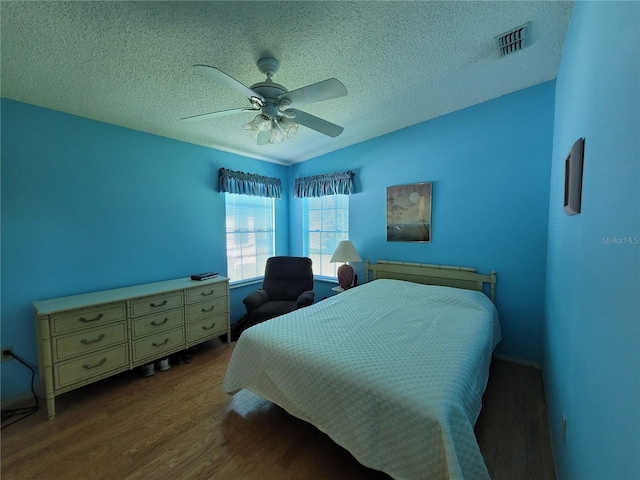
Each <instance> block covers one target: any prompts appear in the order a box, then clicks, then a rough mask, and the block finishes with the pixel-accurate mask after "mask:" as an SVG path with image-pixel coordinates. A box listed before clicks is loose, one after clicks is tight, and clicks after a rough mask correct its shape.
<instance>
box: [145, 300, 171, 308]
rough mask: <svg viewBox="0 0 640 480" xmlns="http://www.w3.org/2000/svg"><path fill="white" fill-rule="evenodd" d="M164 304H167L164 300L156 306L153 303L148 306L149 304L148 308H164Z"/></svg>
mask: <svg viewBox="0 0 640 480" xmlns="http://www.w3.org/2000/svg"><path fill="white" fill-rule="evenodd" d="M166 304H167V300H166V299H165V301H164V302H162V303H159V304H158V305H156V304H155V303H150V304H149V306H150V307H154V308H155V307H164V306H165V305H166Z"/></svg>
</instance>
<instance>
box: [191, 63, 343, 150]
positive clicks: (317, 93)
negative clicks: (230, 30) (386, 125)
mask: <svg viewBox="0 0 640 480" xmlns="http://www.w3.org/2000/svg"><path fill="white" fill-rule="evenodd" d="M193 68H195V69H196V70H197V71H198V72H200V73H203V74H205V75H208V76H209V77H211V78H213V79H214V80H217V81H218V82H220V83H222V84H223V85H226V86H227V87H229V88H232V89H233V90H235V91H237V92H238V93H241V94H242V95H245V96H246V97H247V98H248V99H249V102H250V103H251V106H250V107H244V108H232V109H231V110H221V111H218V112H212V113H204V114H201V115H194V116H191V117H185V118H183V119H182V120H183V121H189V122H190V121H197V120H203V119H208V118H215V117H222V116H225V115H233V114H235V113H242V112H259V113H258V115H256V117H255V118H254V119H253V120H251V121H250V122H249V123H247V124H246V125H244V129H245V131H246V132H247V133H248V134H249V135H251V136H252V137H253V138H254V139H256V140H257V142H258V145H266V144H268V143H272V144H275V143H281V142H282V141H283V140H284V139H285V138H291V137H293V136H294V135H295V134H296V132H297V131H298V126H299V125H303V126H305V127H307V128H310V129H312V130H315V131H317V132H320V133H323V134H325V135H328V136H330V137H337V136H338V135H340V134H341V133H342V131H343V130H344V128H343V127H341V126H339V125H336V124H334V123H331V122H328V121H326V120H323V119H322V118H319V117H316V116H314V115H311V114H309V113H305V112H303V111H301V110H298V109H297V108H294V107H298V106H301V105H308V104H310V103H315V102H322V101H324V100H331V99H332V98H338V97H344V96H345V95H347V89H346V87H345V86H344V85H343V84H342V83H341V82H340V81H338V80H336V79H335V78H330V79H328V80H324V81H322V82H318V83H314V84H312V85H307V86H306V87H302V88H298V89H297V90H292V91H289V90H287V89H286V88H285V87H283V86H282V85H279V84H277V83H275V82H274V81H273V79H272V77H273V76H274V75H275V74H276V72H277V71H278V69H279V68H280V62H278V61H277V60H276V59H275V58H261V59H260V60H258V69H260V71H261V72H262V73H264V74H265V75H266V76H267V79H266V80H265V81H264V82H260V83H256V84H254V85H252V86H251V87H247V86H245V85H243V84H242V83H240V82H239V81H238V80H236V79H235V78H232V77H230V76H229V75H227V74H226V73H224V72H223V71H221V70H219V69H217V68H215V67H210V66H208V65H194V67H193Z"/></svg>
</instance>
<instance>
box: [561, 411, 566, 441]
mask: <svg viewBox="0 0 640 480" xmlns="http://www.w3.org/2000/svg"><path fill="white" fill-rule="evenodd" d="M561 432H562V443H567V417H565V415H564V413H563V414H562V425H561Z"/></svg>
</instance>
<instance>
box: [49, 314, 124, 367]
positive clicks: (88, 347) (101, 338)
mask: <svg viewBox="0 0 640 480" xmlns="http://www.w3.org/2000/svg"><path fill="white" fill-rule="evenodd" d="M126 340H127V325H126V323H124V322H120V323H114V324H111V325H105V326H104V327H99V328H92V329H88V330H84V331H82V332H79V333H74V334H72V335H64V336H61V337H53V359H54V361H59V360H66V359H68V358H73V357H77V356H78V355H84V354H87V353H90V352H95V351H96V350H100V349H103V348H107V347H110V346H112V345H117V344H119V343H124V342H126Z"/></svg>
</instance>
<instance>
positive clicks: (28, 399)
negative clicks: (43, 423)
mask: <svg viewBox="0 0 640 480" xmlns="http://www.w3.org/2000/svg"><path fill="white" fill-rule="evenodd" d="M38 401H39V402H42V399H40V398H38ZM31 403H34V399H33V393H25V394H24V395H19V396H17V397H13V398H10V399H7V400H4V401H3V402H2V411H5V410H11V409H12V408H20V407H25V406H29V405H30V404H31Z"/></svg>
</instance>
